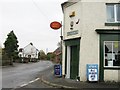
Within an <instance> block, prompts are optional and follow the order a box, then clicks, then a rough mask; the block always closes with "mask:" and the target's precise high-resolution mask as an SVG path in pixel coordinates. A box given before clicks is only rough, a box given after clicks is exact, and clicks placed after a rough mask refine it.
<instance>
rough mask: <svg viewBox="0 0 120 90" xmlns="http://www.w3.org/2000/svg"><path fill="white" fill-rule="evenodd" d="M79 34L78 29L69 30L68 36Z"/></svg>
mask: <svg viewBox="0 0 120 90" xmlns="http://www.w3.org/2000/svg"><path fill="white" fill-rule="evenodd" d="M76 34H78V30H75V31H70V32H67V36H71V35H76Z"/></svg>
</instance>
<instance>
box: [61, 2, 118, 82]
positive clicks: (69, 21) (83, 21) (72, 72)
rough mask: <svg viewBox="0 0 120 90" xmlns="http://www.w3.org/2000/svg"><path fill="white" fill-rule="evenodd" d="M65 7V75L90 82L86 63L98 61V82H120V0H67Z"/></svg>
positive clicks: (63, 69)
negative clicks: (73, 0) (74, 0)
mask: <svg viewBox="0 0 120 90" xmlns="http://www.w3.org/2000/svg"><path fill="white" fill-rule="evenodd" d="M62 10H63V14H64V26H63V57H62V58H63V61H62V74H63V75H65V77H66V78H71V79H76V78H78V77H79V78H80V81H87V71H86V69H87V64H97V65H98V80H99V81H116V82H118V81H120V75H119V74H120V73H119V72H120V0H77V1H76V2H72V1H71V2H70V1H67V2H64V3H63V4H62Z"/></svg>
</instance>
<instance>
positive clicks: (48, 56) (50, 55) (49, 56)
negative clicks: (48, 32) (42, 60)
mask: <svg viewBox="0 0 120 90" xmlns="http://www.w3.org/2000/svg"><path fill="white" fill-rule="evenodd" d="M55 56H56V55H55V54H54V53H50V52H49V53H47V60H51V61H53V60H54V59H55Z"/></svg>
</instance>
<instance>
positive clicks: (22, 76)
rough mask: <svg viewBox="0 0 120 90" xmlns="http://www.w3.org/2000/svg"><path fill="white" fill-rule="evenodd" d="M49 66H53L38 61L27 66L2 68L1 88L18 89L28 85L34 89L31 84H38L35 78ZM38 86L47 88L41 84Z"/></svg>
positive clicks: (15, 65) (49, 63)
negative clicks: (35, 82)
mask: <svg viewBox="0 0 120 90" xmlns="http://www.w3.org/2000/svg"><path fill="white" fill-rule="evenodd" d="M51 66H53V63H52V62H49V61H40V62H37V63H28V64H21V63H15V64H14V66H12V67H11V66H10V67H4V68H2V88H19V87H23V86H24V85H25V84H29V88H35V87H34V86H35V85H34V83H33V82H34V81H37V82H39V83H40V81H39V80H38V78H37V76H38V74H40V72H41V71H44V70H46V69H48V68H50V67H51ZM31 82H32V84H31ZM38 86H39V87H38V88H40V87H41V88H49V87H48V86H46V85H45V84H42V83H40V84H39V85H38Z"/></svg>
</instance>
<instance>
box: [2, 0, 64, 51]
mask: <svg viewBox="0 0 120 90" xmlns="http://www.w3.org/2000/svg"><path fill="white" fill-rule="evenodd" d="M65 1H66V0H0V43H1V45H2V47H3V43H4V42H5V40H6V38H7V34H8V33H9V32H10V31H12V30H13V31H14V33H15V34H16V36H17V38H18V41H19V43H18V44H19V48H23V47H25V46H26V45H28V44H29V43H30V42H32V43H33V45H34V46H35V47H36V48H38V49H39V50H44V51H45V52H46V50H47V48H48V51H49V52H51V51H54V50H55V49H56V48H57V43H58V42H59V41H60V29H59V30H53V29H51V28H50V22H52V21H59V22H61V21H62V20H63V13H62V8H61V3H63V2H65Z"/></svg>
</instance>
